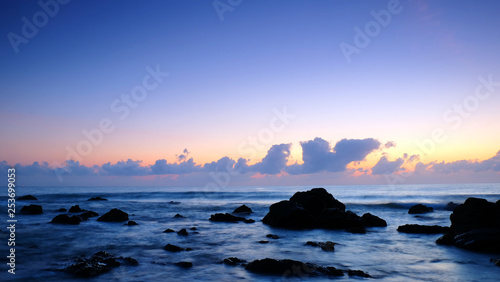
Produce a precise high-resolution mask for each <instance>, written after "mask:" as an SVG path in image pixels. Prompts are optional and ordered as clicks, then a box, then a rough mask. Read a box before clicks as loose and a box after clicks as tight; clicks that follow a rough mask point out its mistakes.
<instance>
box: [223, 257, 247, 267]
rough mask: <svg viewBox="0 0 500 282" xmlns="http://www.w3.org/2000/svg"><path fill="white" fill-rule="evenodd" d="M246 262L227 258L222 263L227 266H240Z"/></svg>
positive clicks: (235, 258)
mask: <svg viewBox="0 0 500 282" xmlns="http://www.w3.org/2000/svg"><path fill="white" fill-rule="evenodd" d="M244 262H246V260H242V259H239V258H237V257H230V258H225V259H224V260H223V261H222V263H224V264H227V265H232V266H234V265H238V264H242V263H244Z"/></svg>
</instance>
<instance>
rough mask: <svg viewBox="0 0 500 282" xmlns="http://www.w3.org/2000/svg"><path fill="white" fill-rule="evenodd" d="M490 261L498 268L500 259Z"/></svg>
mask: <svg viewBox="0 0 500 282" xmlns="http://www.w3.org/2000/svg"><path fill="white" fill-rule="evenodd" d="M490 261H491V262H492V263H493V264H495V265H496V266H500V259H493V258H492V259H490Z"/></svg>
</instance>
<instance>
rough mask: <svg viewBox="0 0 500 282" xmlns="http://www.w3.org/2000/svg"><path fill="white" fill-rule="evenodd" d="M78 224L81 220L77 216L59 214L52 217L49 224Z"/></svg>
mask: <svg viewBox="0 0 500 282" xmlns="http://www.w3.org/2000/svg"><path fill="white" fill-rule="evenodd" d="M80 222H82V219H81V218H80V217H79V216H76V215H73V216H71V217H70V216H68V215H67V214H60V215H57V216H56V217H54V218H53V219H52V221H51V222H50V223H57V224H80Z"/></svg>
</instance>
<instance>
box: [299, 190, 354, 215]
mask: <svg viewBox="0 0 500 282" xmlns="http://www.w3.org/2000/svg"><path fill="white" fill-rule="evenodd" d="M290 201H292V202H296V203H298V204H300V205H301V206H302V207H304V208H305V209H306V210H308V211H309V212H311V214H312V215H313V216H319V215H320V214H321V212H322V211H323V210H324V209H329V208H337V209H340V210H342V211H345V205H344V204H343V203H341V202H340V201H338V200H337V199H335V198H334V197H333V196H332V194H330V193H328V192H327V191H326V190H325V189H324V188H314V189H311V190H309V191H306V192H297V193H295V194H294V195H293V196H292V197H291V198H290Z"/></svg>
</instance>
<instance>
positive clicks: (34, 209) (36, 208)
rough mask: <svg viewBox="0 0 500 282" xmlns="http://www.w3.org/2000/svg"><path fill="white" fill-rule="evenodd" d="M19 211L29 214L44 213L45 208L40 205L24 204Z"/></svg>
mask: <svg viewBox="0 0 500 282" xmlns="http://www.w3.org/2000/svg"><path fill="white" fill-rule="evenodd" d="M19 213H20V214H29V215H33V214H43V209H42V206H40V205H29V206H24V207H23V208H22V209H21V211H20V212H19Z"/></svg>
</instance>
